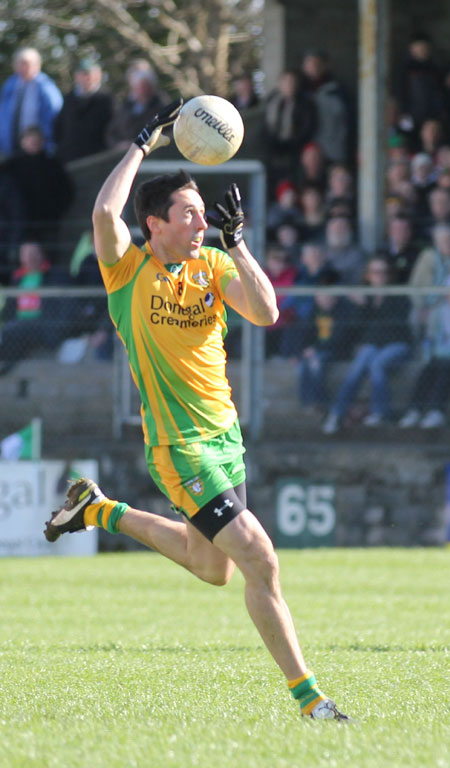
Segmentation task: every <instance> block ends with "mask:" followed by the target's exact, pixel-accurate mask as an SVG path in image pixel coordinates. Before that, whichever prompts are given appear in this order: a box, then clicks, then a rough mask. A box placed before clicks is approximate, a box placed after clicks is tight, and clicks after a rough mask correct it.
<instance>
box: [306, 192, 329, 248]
mask: <svg viewBox="0 0 450 768" xmlns="http://www.w3.org/2000/svg"><path fill="white" fill-rule="evenodd" d="M300 208H301V212H302V218H301V223H300V239H301V241H302V243H307V242H311V240H314V241H319V240H323V239H324V236H325V207H324V202H323V195H322V192H321V189H320V187H318V186H317V185H316V184H305V186H304V187H302V189H301V190H300Z"/></svg>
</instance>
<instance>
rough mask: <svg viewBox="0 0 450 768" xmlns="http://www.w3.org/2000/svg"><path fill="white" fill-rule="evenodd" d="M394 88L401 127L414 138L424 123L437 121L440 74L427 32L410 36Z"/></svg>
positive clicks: (440, 101) (440, 102)
mask: <svg viewBox="0 0 450 768" xmlns="http://www.w3.org/2000/svg"><path fill="white" fill-rule="evenodd" d="M397 90H398V102H399V105H400V111H401V118H400V126H401V127H402V129H403V130H404V131H407V132H408V133H410V135H411V136H412V137H413V140H417V139H418V137H419V132H420V129H421V128H422V125H423V123H424V122H425V121H426V120H440V119H441V118H442V116H443V111H444V100H443V89H442V84H441V73H440V71H439V67H438V66H437V64H436V63H435V62H434V61H433V55H432V45H431V40H430V38H429V37H428V35H425V34H422V33H421V34H416V35H414V36H413V37H412V38H411V41H410V43H409V48H408V58H407V60H406V62H405V64H404V66H403V68H402V72H401V75H400V78H399V82H398V85H397Z"/></svg>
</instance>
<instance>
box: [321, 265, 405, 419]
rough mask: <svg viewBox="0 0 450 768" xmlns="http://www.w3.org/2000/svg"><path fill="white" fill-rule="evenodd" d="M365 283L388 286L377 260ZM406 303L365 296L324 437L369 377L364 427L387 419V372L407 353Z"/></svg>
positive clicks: (385, 271)
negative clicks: (353, 344) (355, 341)
mask: <svg viewBox="0 0 450 768" xmlns="http://www.w3.org/2000/svg"><path fill="white" fill-rule="evenodd" d="M367 281H368V284H369V285H370V286H371V287H374V288H375V287H376V288H381V289H382V288H384V287H385V286H386V285H387V284H389V282H390V274H389V265H388V263H387V261H386V260H385V259H383V258H380V257H378V256H376V257H374V258H372V259H370V261H369V263H368V267H367ZM409 312H410V304H409V300H408V298H407V297H405V296H385V295H383V293H380V294H379V295H375V296H366V297H364V299H363V301H362V302H361V304H360V306H359V312H357V315H356V318H355V320H356V327H357V328H360V329H361V333H360V338H359V342H360V346H359V347H358V349H357V352H356V355H355V357H354V359H353V362H351V363H350V367H349V369H348V371H347V373H346V375H345V378H344V381H343V382H342V384H341V386H340V388H339V390H338V392H337V395H336V396H335V398H334V400H333V402H332V404H331V408H330V410H329V413H328V416H327V418H326V420H325V422H324V425H323V428H322V429H323V432H324V433H325V434H333V433H334V432H337V430H338V429H339V427H340V426H341V424H342V421H343V419H344V417H345V415H346V413H347V411H348V409H349V407H350V405H351V403H352V401H353V399H354V398H355V396H356V394H357V391H358V389H359V387H360V385H361V384H362V381H363V379H364V377H365V376H366V375H368V376H369V379H370V385H371V393H370V411H369V414H368V416H367V417H366V419H365V420H364V424H365V426H370V427H376V426H378V425H380V424H381V423H382V422H383V420H384V419H386V418H387V417H388V416H389V413H390V403H389V382H388V372H389V371H390V370H391V369H392V368H394V367H397V366H398V365H400V364H401V363H402V362H404V361H405V360H406V359H407V358H408V356H409V354H410V352H411V341H412V340H411V331H410V327H409V323H408V316H409Z"/></svg>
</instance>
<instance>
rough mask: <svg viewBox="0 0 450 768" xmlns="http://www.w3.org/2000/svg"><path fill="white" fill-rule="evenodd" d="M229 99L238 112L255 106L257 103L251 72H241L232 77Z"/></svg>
mask: <svg viewBox="0 0 450 768" xmlns="http://www.w3.org/2000/svg"><path fill="white" fill-rule="evenodd" d="M230 101H231V103H232V104H234V106H235V107H236V109H238V110H239V112H241V111H242V110H244V111H245V110H246V109H251V107H256V106H257V104H259V99H258V95H257V94H256V92H255V88H254V85H253V78H252V76H251V74H249V73H248V72H243V73H242V74H241V75H238V76H237V77H235V78H234V80H233V83H232V96H231V99H230Z"/></svg>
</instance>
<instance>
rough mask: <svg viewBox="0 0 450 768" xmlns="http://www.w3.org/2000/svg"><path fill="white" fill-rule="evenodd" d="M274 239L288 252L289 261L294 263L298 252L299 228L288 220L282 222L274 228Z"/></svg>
mask: <svg viewBox="0 0 450 768" xmlns="http://www.w3.org/2000/svg"><path fill="white" fill-rule="evenodd" d="M274 241H275V243H276V244H277V245H279V246H280V248H284V250H285V251H286V252H287V253H288V257H289V259H290V261H291V262H292V263H294V264H296V263H297V260H298V256H299V252H300V230H299V228H298V227H296V226H295V224H292V223H289V222H288V221H286V222H285V223H284V224H279V225H278V227H277V228H276V229H275V230H274Z"/></svg>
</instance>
